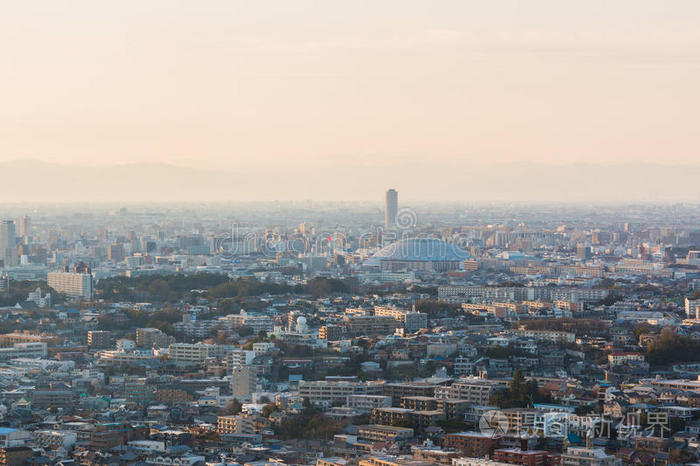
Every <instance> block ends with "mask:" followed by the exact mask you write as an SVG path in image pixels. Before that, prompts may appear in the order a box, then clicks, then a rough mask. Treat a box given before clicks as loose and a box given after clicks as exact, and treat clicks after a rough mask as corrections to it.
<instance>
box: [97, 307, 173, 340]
mask: <svg viewBox="0 0 700 466" xmlns="http://www.w3.org/2000/svg"><path fill="white" fill-rule="evenodd" d="M125 317H126V318H124V319H116V318H115V317H114V316H113V315H110V314H105V315H101V316H99V317H98V321H97V323H98V327H99V329H100V330H129V329H132V328H144V327H153V328H157V329H160V330H162V331H163V332H165V333H167V334H170V335H172V334H173V324H174V323H175V322H179V321H181V320H182V314H181V313H180V312H179V311H178V310H176V309H170V308H166V309H162V310H159V311H155V312H146V311H140V310H137V309H129V310H128V311H126V315H125Z"/></svg>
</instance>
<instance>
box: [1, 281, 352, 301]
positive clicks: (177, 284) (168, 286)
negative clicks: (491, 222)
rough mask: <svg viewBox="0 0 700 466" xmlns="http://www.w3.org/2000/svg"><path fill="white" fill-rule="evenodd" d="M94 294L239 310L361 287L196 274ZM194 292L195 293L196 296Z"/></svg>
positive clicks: (105, 285)
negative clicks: (263, 299) (262, 299)
mask: <svg viewBox="0 0 700 466" xmlns="http://www.w3.org/2000/svg"><path fill="white" fill-rule="evenodd" d="M34 287H36V284H35V285H34ZM95 290H96V295H97V296H98V297H100V298H103V299H106V300H109V301H136V302H138V301H148V302H160V303H162V302H171V303H172V302H176V301H180V300H183V299H184V300H191V299H194V298H196V297H197V296H200V295H203V296H205V297H207V298H210V299H219V300H221V301H223V302H224V303H225V304H224V305H225V306H227V308H230V309H231V310H237V309H240V299H241V298H246V297H250V296H261V295H265V294H285V293H297V294H310V295H311V296H312V297H313V298H319V297H323V296H329V295H333V294H340V293H357V292H359V291H360V285H359V282H358V281H357V279H354V278H348V279H343V280H340V279H335V278H325V277H317V278H315V279H313V280H312V281H311V282H309V283H308V284H306V285H295V286H292V285H288V284H286V283H269V282H262V281H260V280H257V279H255V278H239V279H236V280H230V279H229V278H228V276H226V275H221V274H213V273H197V274H193V275H185V274H174V275H148V276H143V277H111V278H106V279H103V280H100V281H99V282H98V283H97V285H96V286H95ZM193 290H198V291H199V293H196V292H193ZM24 298H26V293H25V297H24ZM24 298H22V299H24ZM12 304H14V302H13V303H12Z"/></svg>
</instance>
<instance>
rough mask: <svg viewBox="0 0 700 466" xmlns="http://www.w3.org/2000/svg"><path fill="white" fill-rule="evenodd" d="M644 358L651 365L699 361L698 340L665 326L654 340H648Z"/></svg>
mask: <svg viewBox="0 0 700 466" xmlns="http://www.w3.org/2000/svg"><path fill="white" fill-rule="evenodd" d="M646 358H647V362H648V363H649V364H650V365H652V366H658V365H662V364H673V363H676V362H692V361H700V341H698V340H694V339H692V338H690V337H687V336H685V335H678V334H677V333H676V332H674V331H673V330H672V329H670V328H665V329H663V330H662V331H661V334H660V335H659V337H658V338H657V339H656V340H655V341H651V342H649V345H648V346H647V352H646Z"/></svg>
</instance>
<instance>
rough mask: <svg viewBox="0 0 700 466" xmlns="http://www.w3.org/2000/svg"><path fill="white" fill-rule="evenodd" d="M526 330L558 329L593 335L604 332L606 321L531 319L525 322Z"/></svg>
mask: <svg viewBox="0 0 700 466" xmlns="http://www.w3.org/2000/svg"><path fill="white" fill-rule="evenodd" d="M525 328H526V329H528V330H558V331H565V332H574V333H576V334H589V335H591V334H592V335H595V334H599V333H601V332H604V331H605V330H606V328H607V326H606V323H605V322H603V321H602V320H596V319H533V320H528V321H527V322H526V323H525Z"/></svg>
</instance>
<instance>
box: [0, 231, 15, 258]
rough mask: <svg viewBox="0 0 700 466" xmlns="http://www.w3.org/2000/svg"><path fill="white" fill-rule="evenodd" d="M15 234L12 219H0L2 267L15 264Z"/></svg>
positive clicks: (0, 256)
mask: <svg viewBox="0 0 700 466" xmlns="http://www.w3.org/2000/svg"><path fill="white" fill-rule="evenodd" d="M16 236H17V235H15V222H14V221H13V220H2V221H0V261H2V263H3V266H4V267H12V266H13V265H17V238H16Z"/></svg>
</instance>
